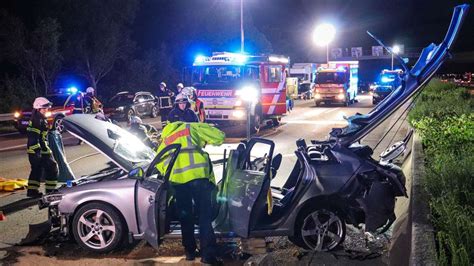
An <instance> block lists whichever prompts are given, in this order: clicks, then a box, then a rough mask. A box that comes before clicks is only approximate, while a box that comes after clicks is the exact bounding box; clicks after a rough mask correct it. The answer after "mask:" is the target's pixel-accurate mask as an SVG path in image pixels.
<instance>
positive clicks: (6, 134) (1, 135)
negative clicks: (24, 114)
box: [0, 132, 20, 137]
mask: <svg viewBox="0 0 474 266" xmlns="http://www.w3.org/2000/svg"><path fill="white" fill-rule="evenodd" d="M19 134H20V132H11V133H3V134H0V137H4V136H11V135H19Z"/></svg>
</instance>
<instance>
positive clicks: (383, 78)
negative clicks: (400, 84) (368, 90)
mask: <svg viewBox="0 0 474 266" xmlns="http://www.w3.org/2000/svg"><path fill="white" fill-rule="evenodd" d="M394 80H395V79H394V78H389V77H385V76H384V77H382V78H381V79H380V81H381V82H382V83H389V82H392V81H394Z"/></svg>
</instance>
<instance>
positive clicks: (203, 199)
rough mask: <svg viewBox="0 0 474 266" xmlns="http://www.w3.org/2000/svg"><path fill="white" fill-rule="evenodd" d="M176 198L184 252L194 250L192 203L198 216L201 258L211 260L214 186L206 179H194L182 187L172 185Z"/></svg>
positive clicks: (213, 238) (213, 250)
mask: <svg viewBox="0 0 474 266" xmlns="http://www.w3.org/2000/svg"><path fill="white" fill-rule="evenodd" d="M173 188H174V190H175V197H176V207H177V211H178V214H179V221H180V223H181V232H182V237H183V238H182V244H183V246H184V248H185V249H186V251H188V252H191V251H194V250H195V249H196V240H195V239H194V216H193V201H194V203H195V205H196V209H197V210H198V215H199V241H200V244H201V256H202V258H204V259H212V258H215V256H216V236H215V235H214V229H213V228H212V219H213V217H212V214H213V212H212V208H211V206H212V202H211V197H212V195H213V194H212V192H213V189H214V184H212V183H211V182H209V180H208V179H196V180H193V181H190V182H188V183H185V184H183V185H173Z"/></svg>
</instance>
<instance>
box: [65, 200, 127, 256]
mask: <svg viewBox="0 0 474 266" xmlns="http://www.w3.org/2000/svg"><path fill="white" fill-rule="evenodd" d="M72 230H73V235H74V239H75V240H76V242H77V243H78V244H79V245H80V246H81V247H82V248H84V249H86V250H90V251H94V252H100V253H103V252H108V251H111V250H113V249H115V248H117V247H118V246H119V245H120V244H121V243H122V240H123V236H124V235H125V234H124V223H123V222H122V219H121V217H120V216H119V214H118V213H117V211H116V210H115V209H114V208H112V207H111V206H109V205H106V204H104V203H89V204H86V205H84V206H82V207H81V208H80V209H79V210H78V211H77V212H76V214H75V215H74V219H73V221H72Z"/></svg>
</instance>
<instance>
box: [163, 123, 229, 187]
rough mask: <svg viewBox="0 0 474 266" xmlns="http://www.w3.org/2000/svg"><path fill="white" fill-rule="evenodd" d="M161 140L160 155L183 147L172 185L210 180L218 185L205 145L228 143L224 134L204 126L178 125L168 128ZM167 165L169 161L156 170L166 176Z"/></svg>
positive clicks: (171, 178) (172, 178)
mask: <svg viewBox="0 0 474 266" xmlns="http://www.w3.org/2000/svg"><path fill="white" fill-rule="evenodd" d="M161 138H162V142H161V144H160V146H159V147H158V150H157V152H158V153H159V152H160V151H161V150H162V149H164V148H165V147H166V146H167V145H170V144H181V151H180V152H179V154H178V157H177V159H176V162H175V164H174V166H173V169H172V171H171V175H170V182H171V183H174V184H185V183H187V182H189V181H192V180H195V179H200V178H209V180H210V181H211V182H213V183H214V184H215V178H214V173H213V171H212V168H211V161H210V159H209V154H208V153H207V152H205V151H204V150H203V148H204V146H205V145H206V144H211V145H216V146H218V145H221V144H222V143H223V142H224V139H225V134H224V132H222V131H220V130H219V129H217V128H215V127H212V126H210V125H209V124H205V123H185V122H181V121H178V122H173V123H169V124H168V125H166V127H165V128H164V129H163V132H162V133H161ZM168 163H169V160H162V161H161V162H160V163H158V165H157V166H156V167H157V168H158V169H159V170H160V172H162V173H164V172H165V171H166V168H167V167H168Z"/></svg>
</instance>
